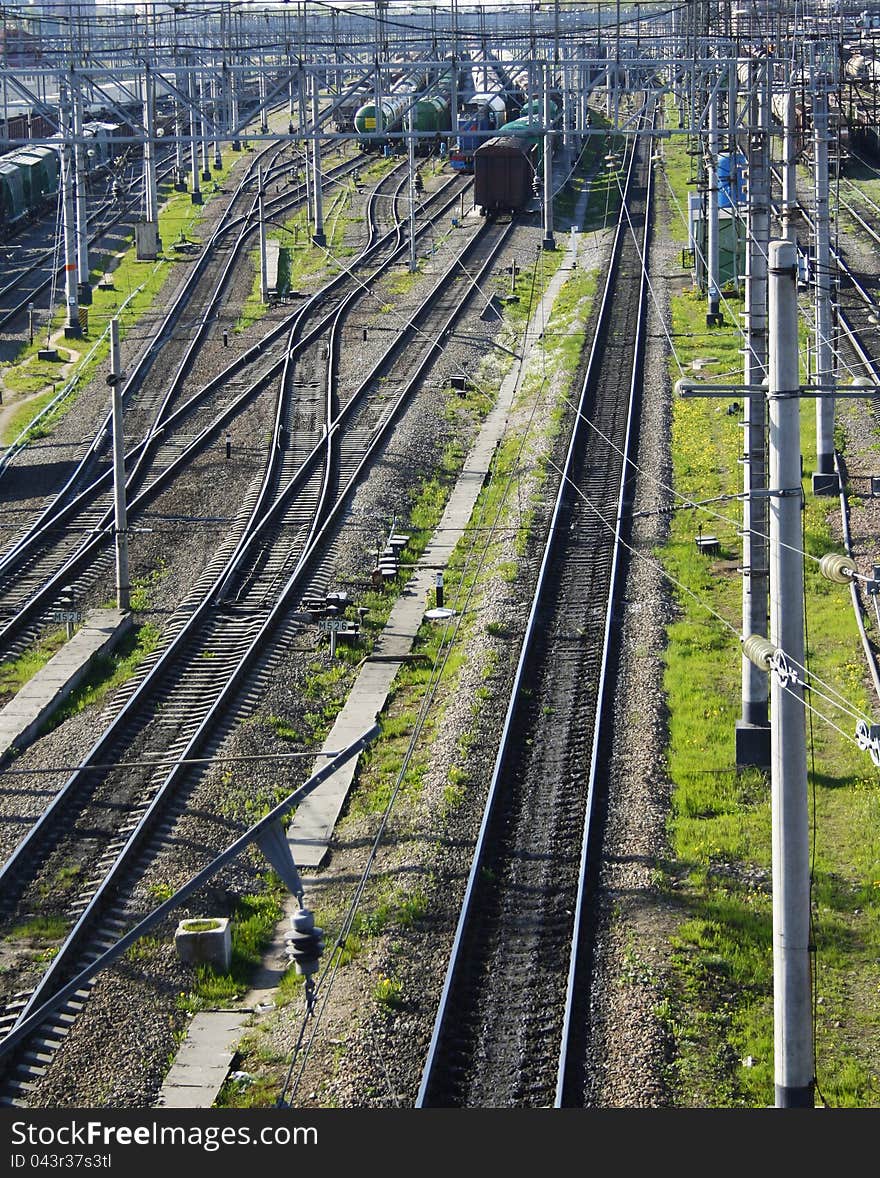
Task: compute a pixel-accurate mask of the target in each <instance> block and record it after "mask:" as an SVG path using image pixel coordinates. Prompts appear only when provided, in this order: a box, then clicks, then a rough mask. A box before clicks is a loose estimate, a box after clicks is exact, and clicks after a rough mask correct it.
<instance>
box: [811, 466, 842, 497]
mask: <svg viewBox="0 0 880 1178" xmlns="http://www.w3.org/2000/svg"><path fill="white" fill-rule="evenodd" d="M813 494H814V495H839V494H840V479H839V478H838V477H837V475H836V474H820V473H818V472H814V474H813Z"/></svg>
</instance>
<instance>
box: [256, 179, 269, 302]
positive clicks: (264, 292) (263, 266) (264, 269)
mask: <svg viewBox="0 0 880 1178" xmlns="http://www.w3.org/2000/svg"><path fill="white" fill-rule="evenodd" d="M257 218H258V219H259V222H260V301H261V302H263V303H268V302H269V260H268V257H267V255H266V217H265V212H264V208H263V169H262V166H259V167H258V168H257Z"/></svg>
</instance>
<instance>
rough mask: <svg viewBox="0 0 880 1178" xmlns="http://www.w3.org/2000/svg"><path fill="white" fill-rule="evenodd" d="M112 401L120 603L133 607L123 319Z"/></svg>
mask: <svg viewBox="0 0 880 1178" xmlns="http://www.w3.org/2000/svg"><path fill="white" fill-rule="evenodd" d="M109 383H110V398H111V404H112V410H113V412H112V418H113V507H114V514H115V537H116V604H117V608H119V609H121V610H125V611H128V610H129V609H130V608H131V583H130V580H129V573H128V520H127V516H126V506H125V445H124V439H123V434H122V353H121V351H120V348H119V320H118V319H111V320H110V380H109Z"/></svg>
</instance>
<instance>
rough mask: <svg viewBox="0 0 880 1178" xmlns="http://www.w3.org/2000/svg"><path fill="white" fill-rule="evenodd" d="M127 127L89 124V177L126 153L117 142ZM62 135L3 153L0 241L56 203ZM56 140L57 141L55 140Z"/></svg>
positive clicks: (85, 134) (86, 130)
mask: <svg viewBox="0 0 880 1178" xmlns="http://www.w3.org/2000/svg"><path fill="white" fill-rule="evenodd" d="M126 130H128V128H125V127H124V126H123V124H121V123H86V124H85V125H84V126H83V137H84V138H85V139H86V140H87V143H88V147H87V148H86V153H85V166H86V176H87V177H89V176H91V175H92V174H95V173H98V172H100V171H102V170H104V169H106V168H108V167H111V166H112V165H113V163H114V161H115V160H116V159H117V158H118V157H119V156H120V155H123V154H124V153H125V145H124V144H120V143H118V142H117V140H118V138H119V136H120V135H122V134H124V133H125V131H126ZM60 138H61V137H60V135H58V134H56V135H54V136H51V137H50V142H49V143H48V144H42V145H34V146H31V147H20V148H17V149H16V150H15V151H10V152H6V154H4V155H0V241H6V240H7V239H8V238H9V237H11V236H12V235H13V234H14V233H16V232H17V231H18V230H19V229H21V227H22V226H23V225H25V224H26V223H27V222H28V221H35V220H36V219H37V218H38V217H39V216H40V215H41V214H42V213H44V212H45V211H46V210H47V209H48V208H50V207H52V206H54V204H55V201H56V199H57V196H58V187H59V184H60V176H61V144H60ZM52 140H54V141H55V142H52Z"/></svg>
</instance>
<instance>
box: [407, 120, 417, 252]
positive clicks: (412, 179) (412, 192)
mask: <svg viewBox="0 0 880 1178" xmlns="http://www.w3.org/2000/svg"><path fill="white" fill-rule="evenodd" d="M407 129H408V132H409V133H408V135H407V137H406V148H407V156H408V163H409V187H408V192H409V272H410V274H415V272H416V267H417V262H416V160H415V103H414V102H413V103H412V104H411V105H410V108H409V116H408V124H407Z"/></svg>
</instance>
